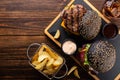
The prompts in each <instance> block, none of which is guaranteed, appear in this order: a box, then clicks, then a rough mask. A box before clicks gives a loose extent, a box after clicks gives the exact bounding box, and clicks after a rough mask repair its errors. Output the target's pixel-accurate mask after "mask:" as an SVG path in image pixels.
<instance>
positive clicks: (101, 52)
mask: <svg viewBox="0 0 120 80" xmlns="http://www.w3.org/2000/svg"><path fill="white" fill-rule="evenodd" d="M87 56H88V62H89V65H90V66H91V67H92V68H93V69H94V70H96V71H98V72H102V73H104V72H107V71H109V70H110V69H111V68H112V67H113V66H114V64H115V61H116V50H115V47H114V46H113V45H112V44H110V43H109V42H108V41H101V40H100V41H96V42H94V43H93V44H91V46H90V48H89V50H88V54H87Z"/></svg>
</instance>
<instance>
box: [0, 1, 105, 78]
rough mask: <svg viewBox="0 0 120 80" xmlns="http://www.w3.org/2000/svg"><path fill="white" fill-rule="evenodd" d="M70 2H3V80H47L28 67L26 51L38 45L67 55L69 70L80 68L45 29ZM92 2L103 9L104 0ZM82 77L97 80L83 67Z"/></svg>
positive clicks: (0, 37) (0, 44) (0, 38)
mask: <svg viewBox="0 0 120 80" xmlns="http://www.w3.org/2000/svg"><path fill="white" fill-rule="evenodd" d="M69 1H70V0H0V80H9V79H11V80H21V79H22V80H47V78H45V77H44V76H43V75H42V74H40V73H39V72H38V71H36V70H35V69H34V68H32V67H31V66H30V65H29V64H28V58H27V56H26V50H27V47H28V46H29V45H30V44H31V43H34V42H36V43H46V44H48V45H49V46H50V47H51V48H53V49H54V50H55V51H57V52H58V53H60V54H61V55H62V56H64V57H65V59H66V61H67V62H66V63H67V65H68V68H71V67H72V66H73V65H77V63H75V62H74V61H73V60H72V59H71V58H70V57H69V56H67V55H65V54H63V53H62V51H61V49H60V48H59V47H58V46H57V45H56V44H54V42H52V41H51V40H50V39H49V38H48V37H47V36H45V34H44V29H45V28H46V27H47V26H48V24H49V23H50V22H51V21H52V20H53V19H54V18H55V17H56V16H57V15H58V13H59V12H60V11H62V9H63V8H64V6H65V5H66V4H67V3H68V2H69ZM90 2H91V3H93V5H94V6H96V8H97V9H98V10H101V7H102V3H103V2H104V0H90ZM35 49H36V48H34V49H33V50H32V51H31V53H33V52H34V51H35ZM70 63H73V64H70ZM77 66H78V65H77ZM61 71H62V70H61ZM79 74H80V76H81V80H88V79H89V80H93V78H92V77H91V76H89V75H88V73H86V72H85V71H84V70H82V69H81V68H79ZM61 80H77V78H76V77H75V76H74V75H73V74H71V75H70V76H66V77H65V78H63V79H61Z"/></svg>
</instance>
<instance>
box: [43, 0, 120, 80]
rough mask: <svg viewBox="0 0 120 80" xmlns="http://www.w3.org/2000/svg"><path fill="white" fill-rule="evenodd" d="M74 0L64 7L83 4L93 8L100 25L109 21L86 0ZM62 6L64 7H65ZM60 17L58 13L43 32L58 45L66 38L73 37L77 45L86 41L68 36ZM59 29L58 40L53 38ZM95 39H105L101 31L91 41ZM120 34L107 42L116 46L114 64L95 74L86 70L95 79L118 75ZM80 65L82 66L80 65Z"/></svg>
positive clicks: (99, 79) (119, 68)
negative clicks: (100, 21) (100, 19)
mask: <svg viewBox="0 0 120 80" xmlns="http://www.w3.org/2000/svg"><path fill="white" fill-rule="evenodd" d="M73 2H74V0H71V2H70V3H69V4H68V5H67V6H66V7H65V8H68V7H70V6H71V5H72V4H82V5H83V6H85V7H86V8H87V9H91V10H94V11H96V12H97V13H98V15H99V16H100V17H101V18H102V25H101V27H102V26H103V25H105V24H106V23H110V21H109V20H108V19H106V18H105V17H104V16H103V15H102V14H101V13H100V12H99V11H98V10H97V9H96V8H95V7H94V6H93V5H92V4H91V3H90V2H89V1H88V0H84V1H83V0H76V1H75V2H74V3H73ZM65 8H64V9H65ZM61 22H62V20H61V18H60V13H59V14H58V16H57V17H56V18H55V19H54V20H53V21H52V22H51V23H50V25H48V27H47V28H46V29H45V34H46V35H47V36H48V37H49V38H50V39H51V40H52V41H53V42H55V43H56V44H57V45H58V46H59V47H61V43H62V42H63V41H64V40H65V39H67V38H71V39H74V40H75V41H76V42H77V44H78V45H79V47H80V46H81V45H83V44H85V43H88V42H86V41H83V40H80V39H78V38H77V39H75V38H74V37H72V36H69V35H68V34H67V33H66V32H65V31H64V30H63V28H62V27H61ZM57 29H59V30H60V31H61V36H60V38H59V39H58V40H55V39H54V38H53V36H54V34H55V32H56V30H57ZM96 40H107V39H105V38H104V37H102V35H101V33H99V35H98V36H97V37H96V38H95V39H94V40H92V41H90V43H91V42H94V41H96ZM119 40H120V35H118V37H117V38H115V39H111V40H108V41H109V42H111V43H112V44H113V45H114V46H115V48H116V52H117V54H116V55H117V60H116V64H115V66H114V67H113V68H112V69H111V70H110V71H108V72H106V73H99V74H97V75H93V74H91V73H90V72H88V73H89V74H90V75H91V76H92V77H93V78H94V79H95V80H113V79H115V78H116V76H119V75H118V74H119V73H120V64H119V63H120V60H119V56H120V54H119V52H120V50H119V48H120V47H119V45H120V42H119ZM71 57H72V58H73V60H75V62H76V63H78V64H79V65H80V66H81V64H80V62H79V61H78V60H77V59H76V58H75V56H74V55H72V56H71ZM81 67H82V66H81ZM83 69H84V68H83Z"/></svg>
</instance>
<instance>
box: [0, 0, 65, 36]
mask: <svg viewBox="0 0 120 80" xmlns="http://www.w3.org/2000/svg"><path fill="white" fill-rule="evenodd" d="M65 4H66V3H65V2H63V0H12V1H9V0H1V2H0V35H43V32H41V31H43V30H44V28H45V27H46V26H47V25H48V24H49V23H50V22H51V21H52V20H53V18H54V17H55V16H56V15H57V14H58V13H59V12H60V11H61V10H62V9H63V7H64V5H65Z"/></svg>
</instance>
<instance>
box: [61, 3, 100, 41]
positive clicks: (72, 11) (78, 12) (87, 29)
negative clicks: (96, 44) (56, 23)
mask: <svg viewBox="0 0 120 80" xmlns="http://www.w3.org/2000/svg"><path fill="white" fill-rule="evenodd" d="M61 26H62V27H63V28H64V29H65V30H66V31H68V32H70V33H72V34H74V35H81V36H82V37H83V38H84V39H86V40H92V39H94V38H95V37H96V36H97V35H98V33H99V31H100V27H101V18H100V17H99V16H98V14H97V13H96V12H95V11H93V10H87V9H86V8H85V7H84V6H83V5H80V4H77V5H72V6H71V7H70V8H68V9H66V10H64V11H63V12H62V24H61Z"/></svg>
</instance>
